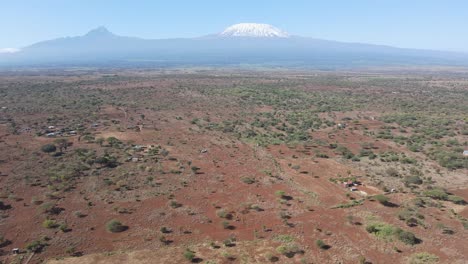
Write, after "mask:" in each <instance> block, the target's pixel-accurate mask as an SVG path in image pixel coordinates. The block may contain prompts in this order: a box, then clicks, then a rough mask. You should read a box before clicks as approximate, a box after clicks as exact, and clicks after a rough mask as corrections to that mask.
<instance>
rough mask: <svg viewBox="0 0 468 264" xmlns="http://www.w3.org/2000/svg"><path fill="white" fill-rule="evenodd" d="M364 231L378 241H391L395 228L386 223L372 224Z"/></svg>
mask: <svg viewBox="0 0 468 264" xmlns="http://www.w3.org/2000/svg"><path fill="white" fill-rule="evenodd" d="M366 231H367V232H369V233H371V234H374V235H375V236H376V237H378V238H380V239H384V240H391V239H392V237H393V235H394V233H395V228H394V227H393V226H392V225H389V224H386V223H382V222H374V223H370V224H368V225H367V226H366Z"/></svg>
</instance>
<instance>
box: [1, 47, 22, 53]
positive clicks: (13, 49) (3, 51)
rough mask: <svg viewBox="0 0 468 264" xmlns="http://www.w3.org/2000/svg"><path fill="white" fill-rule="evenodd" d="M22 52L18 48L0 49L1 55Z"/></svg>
mask: <svg viewBox="0 0 468 264" xmlns="http://www.w3.org/2000/svg"><path fill="white" fill-rule="evenodd" d="M18 51H20V49H16V48H0V53H15V52H18Z"/></svg>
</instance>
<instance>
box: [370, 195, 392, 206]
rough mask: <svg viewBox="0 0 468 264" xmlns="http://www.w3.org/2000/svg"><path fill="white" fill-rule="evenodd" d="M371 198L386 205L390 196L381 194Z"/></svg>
mask: <svg viewBox="0 0 468 264" xmlns="http://www.w3.org/2000/svg"><path fill="white" fill-rule="evenodd" d="M372 198H373V199H375V200H376V201H378V202H379V203H381V204H383V205H388V202H389V201H390V198H388V197H387V196H385V195H383V194H377V195H374V196H373V197H372Z"/></svg>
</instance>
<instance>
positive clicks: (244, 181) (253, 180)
mask: <svg viewBox="0 0 468 264" xmlns="http://www.w3.org/2000/svg"><path fill="white" fill-rule="evenodd" d="M242 182H243V183H247V184H252V183H255V179H254V178H251V177H244V178H242Z"/></svg>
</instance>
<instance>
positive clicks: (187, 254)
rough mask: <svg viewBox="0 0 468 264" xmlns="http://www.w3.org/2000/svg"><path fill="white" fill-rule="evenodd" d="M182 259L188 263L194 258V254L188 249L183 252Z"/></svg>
mask: <svg viewBox="0 0 468 264" xmlns="http://www.w3.org/2000/svg"><path fill="white" fill-rule="evenodd" d="M184 258H185V259H186V260H188V261H193V259H194V258H195V252H193V251H191V250H190V249H186V250H185V251H184Z"/></svg>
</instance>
